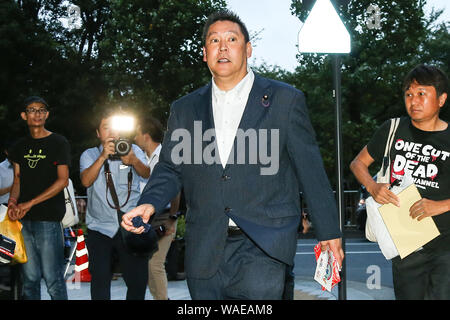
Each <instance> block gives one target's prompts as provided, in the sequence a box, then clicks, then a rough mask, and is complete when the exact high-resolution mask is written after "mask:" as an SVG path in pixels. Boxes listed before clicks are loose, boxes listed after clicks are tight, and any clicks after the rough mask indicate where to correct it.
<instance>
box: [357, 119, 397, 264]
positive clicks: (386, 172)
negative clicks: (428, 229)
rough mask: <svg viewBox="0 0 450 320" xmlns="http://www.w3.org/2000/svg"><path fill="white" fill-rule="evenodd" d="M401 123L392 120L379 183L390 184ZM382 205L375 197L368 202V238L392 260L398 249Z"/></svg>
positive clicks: (378, 176)
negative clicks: (395, 137)
mask: <svg viewBox="0 0 450 320" xmlns="http://www.w3.org/2000/svg"><path fill="white" fill-rule="evenodd" d="M399 123H400V118H395V119H391V127H390V130H389V135H388V138H387V141H386V147H385V150H384V156H383V161H382V164H381V169H380V171H378V173H377V183H389V182H390V176H391V170H390V165H391V159H390V150H391V146H392V142H393V141H394V136H395V132H396V131H397V128H398V125H399ZM380 206H381V205H380V204H379V203H377V202H375V200H374V199H373V197H371V196H370V197H368V198H367V200H366V212H367V220H366V230H365V233H366V238H367V240H369V241H372V242H378V245H379V247H380V249H381V252H382V253H383V255H384V256H385V257H386V259H388V260H389V259H392V258H394V257H396V256H398V251H397V248H396V247H395V244H394V242H393V241H392V238H391V236H390V234H389V232H388V230H387V228H386V225H385V224H384V222H383V218H382V217H381V215H380V212H379V211H378V208H379V207H380Z"/></svg>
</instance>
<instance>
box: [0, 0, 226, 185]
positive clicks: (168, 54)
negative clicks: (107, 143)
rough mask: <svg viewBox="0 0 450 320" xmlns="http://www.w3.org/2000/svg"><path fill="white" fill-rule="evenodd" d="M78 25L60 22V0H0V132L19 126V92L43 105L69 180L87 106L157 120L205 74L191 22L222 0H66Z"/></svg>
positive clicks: (84, 143) (88, 117)
mask: <svg viewBox="0 0 450 320" xmlns="http://www.w3.org/2000/svg"><path fill="white" fill-rule="evenodd" d="M72 4H74V5H77V6H78V7H79V8H80V12H79V13H80V17H79V18H80V19H81V24H80V26H81V27H80V28H76V27H72V26H71V25H68V24H67V18H68V17H69V11H68V8H69V6H70V5H71V3H70V2H68V1H64V0H40V1H36V0H22V1H17V0H16V1H15V0H3V1H1V2H0V37H1V39H2V41H0V48H1V50H2V53H3V54H2V57H3V58H2V59H1V60H0V61H1V62H0V63H1V65H0V66H1V70H2V73H1V74H0V88H1V91H0V121H1V123H2V126H0V134H1V137H2V140H3V141H6V140H10V139H14V138H16V137H20V136H23V135H25V134H27V128H26V127H25V124H24V122H23V121H22V120H21V119H20V111H21V110H22V108H23V106H22V101H23V99H24V98H25V97H27V96H29V95H40V96H42V97H44V98H45V99H46V100H47V102H48V103H49V105H50V117H49V121H48V124H47V126H48V128H49V129H50V130H52V131H55V132H59V133H61V134H63V135H64V136H66V137H67V138H68V140H69V142H70V143H71V146H72V168H71V178H72V179H73V180H74V183H75V185H76V186H77V187H80V184H79V172H78V168H79V165H78V161H79V157H80V155H81V152H82V151H83V150H84V149H86V148H88V147H92V146H95V145H96V144H98V141H97V139H96V133H95V128H96V125H97V124H96V123H95V117H94V115H95V114H96V113H98V112H99V111H100V110H101V109H103V108H107V107H112V106H117V105H120V106H123V107H125V108H129V109H132V111H134V112H136V113H138V112H146V113H149V112H151V113H152V114H154V115H155V116H157V117H159V118H160V119H161V120H162V121H163V122H165V120H166V118H167V115H168V110H169V107H170V103H171V102H172V101H173V100H174V99H176V98H178V97H181V96H182V95H184V94H185V93H187V92H188V91H191V90H192V89H195V88H198V87H200V86H201V85H203V84H204V83H205V82H207V81H208V80H209V77H210V75H209V71H208V69H207V68H206V66H205V64H204V63H203V62H202V59H201V58H202V56H201V47H202V43H201V32H202V30H201V27H202V25H203V23H204V21H205V20H206V17H207V16H208V15H209V14H210V13H212V12H213V11H216V10H218V9H221V8H224V7H225V6H226V4H225V2H224V1H223V0H136V1H132V0H73V1H72Z"/></svg>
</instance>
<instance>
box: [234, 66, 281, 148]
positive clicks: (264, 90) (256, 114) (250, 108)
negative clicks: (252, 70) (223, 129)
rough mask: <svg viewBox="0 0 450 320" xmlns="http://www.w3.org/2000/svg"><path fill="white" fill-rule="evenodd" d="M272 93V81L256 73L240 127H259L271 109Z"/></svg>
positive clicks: (243, 128)
mask: <svg viewBox="0 0 450 320" xmlns="http://www.w3.org/2000/svg"><path fill="white" fill-rule="evenodd" d="M271 94H272V87H271V86H270V83H269V82H268V81H267V80H266V79H264V78H261V77H260V76H258V75H257V74H255V80H254V82H253V87H252V90H251V91H250V94H249V96H248V100H247V104H246V106H245V109H244V113H243V115H242V119H241V122H240V123H239V128H241V129H242V130H244V131H246V130H247V129H250V128H253V129H257V128H259V124H260V123H261V121H262V120H263V119H264V117H265V115H266V114H267V112H268V111H269V107H270V101H271ZM264 97H267V99H264ZM235 142H236V141H235Z"/></svg>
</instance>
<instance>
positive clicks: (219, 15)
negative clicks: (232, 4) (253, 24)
mask: <svg viewBox="0 0 450 320" xmlns="http://www.w3.org/2000/svg"><path fill="white" fill-rule="evenodd" d="M217 21H231V22H234V23H237V24H238V25H239V28H241V32H242V34H243V35H244V39H245V43H247V42H249V41H250V36H249V34H248V30H247V27H246V26H245V24H244V23H243V22H242V20H241V19H240V18H239V17H238V15H237V14H235V13H234V12H232V11H230V10H222V11H218V12H215V13H213V14H211V15H210V16H209V17H208V19H207V20H206V23H205V26H204V27H203V35H202V41H203V44H205V43H206V37H207V36H208V31H209V27H211V25H212V24H214V23H216V22H217Z"/></svg>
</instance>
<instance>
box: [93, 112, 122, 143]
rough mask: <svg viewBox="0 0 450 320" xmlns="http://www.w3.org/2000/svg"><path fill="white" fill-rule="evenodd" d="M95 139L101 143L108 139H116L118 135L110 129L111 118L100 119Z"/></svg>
mask: <svg viewBox="0 0 450 320" xmlns="http://www.w3.org/2000/svg"><path fill="white" fill-rule="evenodd" d="M97 137H98V138H99V139H100V141H101V142H102V143H103V142H105V141H106V139H108V138H113V139H118V138H119V134H118V132H117V131H115V130H113V129H112V128H111V117H109V118H105V119H102V121H101V122H100V126H99V127H98V129H97Z"/></svg>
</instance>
